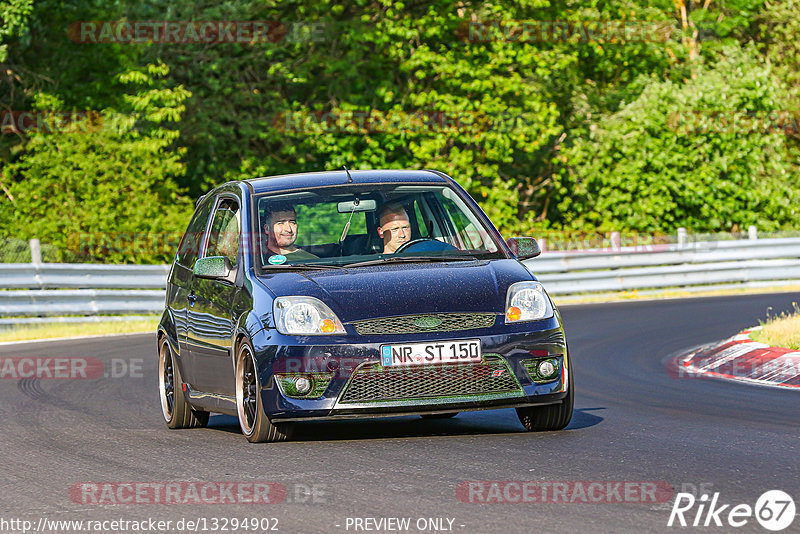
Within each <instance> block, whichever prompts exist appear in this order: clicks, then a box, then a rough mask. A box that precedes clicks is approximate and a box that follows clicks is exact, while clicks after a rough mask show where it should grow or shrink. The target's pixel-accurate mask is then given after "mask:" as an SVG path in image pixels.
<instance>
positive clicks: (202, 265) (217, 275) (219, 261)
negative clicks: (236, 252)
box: [192, 256, 235, 283]
mask: <svg viewBox="0 0 800 534" xmlns="http://www.w3.org/2000/svg"><path fill="white" fill-rule="evenodd" d="M192 272H193V273H194V275H195V276H196V277H198V278H208V279H209V280H225V281H226V282H231V283H233V280H232V279H233V277H234V275H235V271H234V270H233V266H232V265H231V260H229V259H228V258H227V257H225V256H209V257H208V258H200V259H199V260H197V261H196V262H195V264H194V269H193V271H192Z"/></svg>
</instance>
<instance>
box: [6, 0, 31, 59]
mask: <svg viewBox="0 0 800 534" xmlns="http://www.w3.org/2000/svg"><path fill="white" fill-rule="evenodd" d="M31 11H33V0H3V1H2V2H0V63H3V62H4V61H5V60H6V58H7V57H8V45H7V44H3V41H4V40H6V39H8V38H9V37H23V36H24V35H25V34H26V29H27V22H28V16H29V15H30V14H31Z"/></svg>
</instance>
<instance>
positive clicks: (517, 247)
mask: <svg viewBox="0 0 800 534" xmlns="http://www.w3.org/2000/svg"><path fill="white" fill-rule="evenodd" d="M506 243H507V244H508V248H510V249H511V252H513V253H514V255H515V256H516V257H517V259H518V260H527V259H530V258H535V257H536V256H538V255H539V254H541V253H542V249H541V248H539V243H537V242H536V240H535V239H534V238H532V237H509V238H508V239H507V240H506Z"/></svg>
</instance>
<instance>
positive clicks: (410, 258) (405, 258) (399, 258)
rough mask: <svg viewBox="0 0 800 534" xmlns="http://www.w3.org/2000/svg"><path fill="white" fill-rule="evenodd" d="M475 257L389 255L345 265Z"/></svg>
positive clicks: (465, 259) (462, 259) (470, 259)
mask: <svg viewBox="0 0 800 534" xmlns="http://www.w3.org/2000/svg"><path fill="white" fill-rule="evenodd" d="M476 259H477V258H474V257H472V256H390V257H388V258H380V259H377V260H369V261H360V262H358V263H347V264H345V267H366V266H368V265H381V264H384V263H420V262H426V261H427V262H438V261H474V260H476Z"/></svg>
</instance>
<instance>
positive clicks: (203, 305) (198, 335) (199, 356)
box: [187, 194, 241, 396]
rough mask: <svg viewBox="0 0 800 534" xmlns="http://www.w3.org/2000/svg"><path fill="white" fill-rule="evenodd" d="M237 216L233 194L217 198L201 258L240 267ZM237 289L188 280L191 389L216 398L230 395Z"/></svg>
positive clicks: (222, 282)
mask: <svg viewBox="0 0 800 534" xmlns="http://www.w3.org/2000/svg"><path fill="white" fill-rule="evenodd" d="M240 242H241V213H240V207H239V200H238V198H236V197H235V196H233V195H228V194H225V195H221V196H219V197H218V198H217V202H216V205H215V207H214V211H213V214H212V215H211V218H210V223H209V228H208V233H207V235H206V239H205V246H204V247H203V253H202V256H201V257H212V256H225V257H227V258H228V260H229V261H230V263H231V265H232V266H233V268H234V270H237V269H239V268H240V267H241V266H240V264H241V255H240V253H239V248H240ZM238 291H239V288H238V287H237V286H236V285H235V284H233V283H231V282H229V281H226V280H209V279H204V278H198V277H196V276H193V277H192V284H191V293H190V296H191V297H192V300H193V301H194V305H193V306H192V311H191V313H190V317H191V320H190V321H189V327H188V329H187V342H188V346H189V352H190V358H191V362H192V367H193V368H192V383H191V385H192V386H193V388H194V389H196V390H199V391H202V392H205V393H215V394H220V395H226V396H232V395H233V394H234V384H235V382H234V376H233V371H234V370H233V358H232V356H231V354H232V349H233V334H234V328H235V327H236V325H235V317H234V316H233V303H234V299H235V298H236V293H237V292H238Z"/></svg>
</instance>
